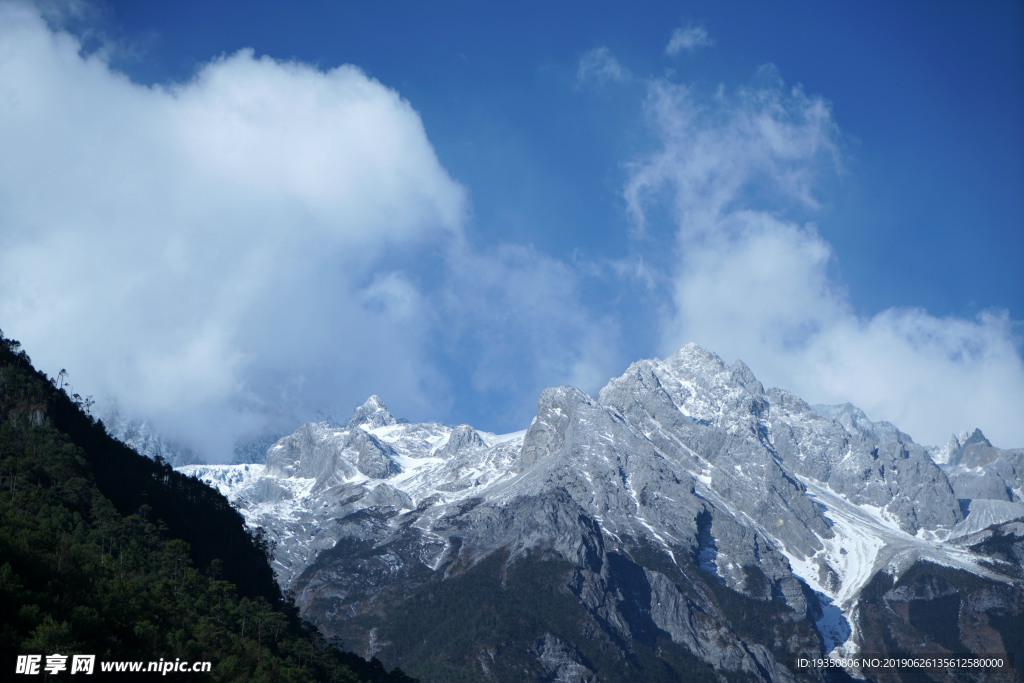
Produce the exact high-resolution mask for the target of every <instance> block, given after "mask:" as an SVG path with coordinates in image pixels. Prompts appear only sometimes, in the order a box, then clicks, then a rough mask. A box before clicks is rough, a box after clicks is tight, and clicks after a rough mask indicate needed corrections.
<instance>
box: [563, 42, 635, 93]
mask: <svg viewBox="0 0 1024 683" xmlns="http://www.w3.org/2000/svg"><path fill="white" fill-rule="evenodd" d="M629 78H630V74H629V70H628V69H626V67H624V66H622V64H620V63H619V60H617V59H615V56H614V55H613V54H612V51H611V50H609V49H608V48H607V47H596V48H594V49H593V50H588V51H587V52H584V53H583V56H581V57H580V61H579V66H578V67H577V69H576V84H577V86H581V85H584V84H587V83H596V84H603V83H620V82H622V81H627V80H629Z"/></svg>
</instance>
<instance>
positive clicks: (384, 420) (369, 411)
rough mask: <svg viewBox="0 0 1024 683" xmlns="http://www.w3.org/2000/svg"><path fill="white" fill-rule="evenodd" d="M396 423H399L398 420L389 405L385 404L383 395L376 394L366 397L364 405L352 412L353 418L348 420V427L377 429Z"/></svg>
mask: <svg viewBox="0 0 1024 683" xmlns="http://www.w3.org/2000/svg"><path fill="white" fill-rule="evenodd" d="M395 424H398V420H396V419H395V417H394V416H393V415H392V414H391V411H390V410H388V407H387V406H386V405H384V401H383V400H381V397H380V396H378V395H377V394H374V395H373V396H371V397H370V398H368V399H366V401H365V402H364V403H363V405H361V406H359V407H358V408H356V410H355V412H354V413H353V414H352V419H351V420H349V421H348V428H349V429H354V428H356V427H362V428H363V429H376V428H378V427H387V426H390V425H395Z"/></svg>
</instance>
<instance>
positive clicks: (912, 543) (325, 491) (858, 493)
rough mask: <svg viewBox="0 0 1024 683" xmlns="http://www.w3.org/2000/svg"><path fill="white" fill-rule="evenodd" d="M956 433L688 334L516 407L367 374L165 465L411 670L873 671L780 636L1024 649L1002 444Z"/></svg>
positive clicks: (490, 673) (344, 629) (315, 604)
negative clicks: (218, 454)
mask: <svg viewBox="0 0 1024 683" xmlns="http://www.w3.org/2000/svg"><path fill="white" fill-rule="evenodd" d="M955 450H956V454H955V457H952V458H951V459H950V464H944V465H943V466H941V467H940V466H939V465H937V464H936V462H935V461H934V460H933V458H932V457H931V456H930V455H929V452H928V450H927V449H925V448H923V447H922V446H920V445H918V444H916V443H914V441H913V440H912V439H911V438H910V437H909V436H908V435H906V434H904V433H903V432H901V431H899V429H897V428H896V427H895V426H893V425H891V424H889V423H885V422H872V421H871V420H870V419H868V417H867V416H866V415H865V414H864V413H863V412H862V411H860V410H859V409H857V408H855V407H854V406H850V405H844V406H815V407H812V406H810V405H808V404H807V403H805V402H804V401H803V400H801V399H800V398H798V397H796V396H794V395H793V394H791V393H789V392H787V391H785V390H782V389H775V388H770V389H765V388H764V387H763V385H762V384H761V383H760V382H759V381H758V380H757V378H756V377H755V376H754V374H753V372H752V371H751V370H750V369H749V368H748V367H747V366H746V365H744V364H743V363H742V362H737V363H734V364H733V365H726V364H725V363H724V362H722V360H721V358H719V357H718V356H717V355H715V354H714V353H711V352H709V351H707V350H705V349H702V348H701V347H699V346H696V345H688V346H685V347H683V348H682V349H680V350H679V351H678V352H677V353H675V354H673V355H672V356H671V357H670V358H667V359H665V360H657V359H654V360H642V361H638V362H636V363H634V364H632V365H631V366H630V367H629V368H628V369H627V370H626V372H625V373H624V374H623V375H621V376H620V377H617V378H614V379H612V380H611V381H610V382H609V383H608V385H607V386H605V387H604V389H602V390H601V392H600V394H599V397H598V398H597V399H595V398H593V397H591V396H588V395H587V394H585V393H583V392H581V391H579V390H578V389H575V388H572V387H556V388H551V389H547V390H545V391H544V392H543V393H542V394H541V396H540V398H539V400H538V404H537V415H536V417H535V418H534V419H533V421H532V423H531V424H530V425H529V427H528V428H527V429H526V430H524V431H522V432H516V433H513V434H506V435H496V434H489V433H486V432H480V431H477V430H474V429H473V428H472V427H470V426H468V425H460V426H458V427H449V426H446V425H442V424H437V423H423V424H408V423H400V422H398V421H397V420H395V419H394V418H393V417H392V416H391V414H390V413H389V412H388V411H387V409H386V408H385V407H384V405H383V402H382V401H381V400H380V399H379V398H378V397H376V396H374V397H371V398H370V399H369V400H368V401H367V402H366V403H365V404H364V405H363V406H361V407H360V408H358V409H357V410H356V414H355V416H354V417H353V420H352V421H351V422H349V424H348V425H347V426H346V427H344V428H333V427H330V426H329V425H327V424H326V423H322V424H310V425H305V426H303V427H301V428H300V429H299V430H298V431H296V432H295V433H294V434H292V435H290V436H288V437H285V438H284V439H282V440H281V441H279V442H278V443H277V444H275V445H274V446H272V447H271V448H270V450H269V451H268V453H267V464H266V466H265V467H261V466H259V465H245V466H207V467H200V466H190V467H186V468H183V469H184V470H185V471H187V472H189V473H191V474H194V475H195V476H199V477H201V478H203V479H205V480H206V481H208V482H210V483H211V484H213V485H215V486H218V487H219V488H220V489H221V491H222V492H224V493H225V495H227V496H228V497H229V498H230V499H231V500H232V501H233V502H235V503H236V505H238V507H239V509H240V510H241V511H242V512H243V514H244V515H245V516H246V519H247V521H248V523H249V524H250V525H251V526H259V527H263V528H264V529H266V530H267V533H268V535H269V536H270V537H271V538H273V539H274V541H275V542H276V550H275V570H276V572H277V575H278V579H279V580H280V581H281V583H282V585H283V586H284V587H286V588H287V589H289V590H291V591H293V592H294V594H295V596H296V599H297V602H298V604H299V605H300V607H301V609H302V611H303V614H304V615H305V616H306V617H307V618H309V619H310V620H312V621H314V622H315V623H317V624H318V625H320V627H321V628H322V629H324V631H325V632H327V633H329V634H331V635H332V636H335V637H338V638H341V639H343V640H344V641H345V642H346V643H350V644H356V645H355V646H357V647H358V648H360V649H362V651H363V652H364V654H366V655H373V656H375V657H378V658H379V659H380V660H381V661H383V662H384V663H385V664H386V665H388V666H395V665H400V666H401V667H402V668H403V669H404V670H406V671H409V672H410V673H411V674H413V675H416V676H419V677H421V678H423V679H426V680H450V679H453V678H458V677H463V678H471V679H484V680H508V679H536V680H561V681H592V680H602V681H607V680H637V679H642V680H678V679H679V678H680V677H684V676H685V677H688V678H692V679H696V680H703V679H706V680H718V678H719V676H721V675H724V676H726V677H740V678H744V677H745V678H749V679H753V680H773V681H788V680H808V679H809V680H833V679H842V678H843V677H845V676H847V675H855V676H860V675H870V676H873V675H874V674H873V673H872V672H863V671H857V670H851V671H849V672H844V671H843V670H842V669H837V668H834V667H822V668H813V669H808V668H799V667H798V666H797V665H796V663H795V662H796V658H797V657H806V658H808V659H815V658H819V659H820V658H823V657H834V658H838V657H841V656H844V655H853V654H856V653H858V652H871V653H892V654H905V655H912V654H914V653H936V652H976V653H994V652H1007V651H1013V650H1014V648H1018V649H1019V648H1020V642H1019V639H1016V636H1014V635H1013V634H1014V627H1013V626H1012V625H1013V624H1019V623H1020V620H1021V618H1022V617H1024V590H1022V587H1021V580H1022V578H1024V576H1022V574H1021V570H1020V559H1021V558H1024V523H1022V522H1021V521H1020V520H1024V514H1022V513H1024V500H1022V484H1021V482H1022V478H1021V473H1022V471H1024V468H1021V467H1020V462H1021V458H1020V452H1019V451H1002V450H1000V449H995V448H994V447H992V446H991V444H989V443H988V442H987V440H984V439H983V437H982V438H981V439H977V438H974V437H970V438H966V439H964V440H963V441H962V442H959V441H958V447H957V449H955ZM982 461H985V462H998V463H1002V464H1001V465H1000V466H999V468H998V469H997V475H996V479H994V480H990V479H984V480H979V479H978V472H977V471H976V469H977V468H976V467H974V468H973V469H972V467H973V465H972V463H975V462H982ZM956 468H960V469H956ZM968 494H971V495H975V494H977V495H976V496H975V497H972V498H964V496H965V495H968ZM982 496H993V497H991V498H984V497H982ZM1014 558H1017V559H1016V563H1014V562H1015V561H1014ZM950 596H955V599H954V597H950ZM1017 656H1018V657H1024V652H1020V653H1017ZM1022 661H1024V660H1022ZM942 679H943V678H942V677H938V678H934V680H942ZM993 680H997V679H993Z"/></svg>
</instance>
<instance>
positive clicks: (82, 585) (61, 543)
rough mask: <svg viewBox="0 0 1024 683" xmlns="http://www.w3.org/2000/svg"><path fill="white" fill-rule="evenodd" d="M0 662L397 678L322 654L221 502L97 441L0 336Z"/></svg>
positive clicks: (57, 391)
mask: <svg viewBox="0 0 1024 683" xmlns="http://www.w3.org/2000/svg"><path fill="white" fill-rule="evenodd" d="M0 652H2V655H3V662H2V663H0V666H2V667H4V669H3V676H2V677H3V678H8V677H10V676H11V674H13V673H14V671H15V662H16V657H17V655H27V654H37V655H42V656H43V657H44V660H45V657H46V656H47V655H50V654H55V653H60V654H63V655H68V654H76V653H80V654H94V655H96V657H97V662H102V661H105V660H146V661H154V660H158V659H160V658H164V659H166V660H174V659H177V658H180V659H182V660H193V661H202V660H207V661H210V662H211V663H212V672H211V674H207V676H209V677H211V678H212V679H215V680H268V681H270V680H273V681H277V680H294V681H304V680H334V681H356V680H408V679H405V677H404V676H403V675H402V674H401V673H400V672H395V673H393V674H391V675H388V674H387V673H386V672H385V671H384V669H383V668H382V667H381V666H380V665H379V663H377V662H373V663H367V662H365V661H363V660H362V659H360V658H358V657H356V656H355V655H350V654H342V653H340V652H338V651H337V650H335V649H333V648H330V647H327V646H326V644H325V643H324V641H323V639H322V638H320V636H319V634H318V633H316V632H315V631H313V630H312V629H311V628H310V627H308V626H306V625H303V624H302V623H301V621H300V620H299V618H298V617H297V613H296V611H295V609H294V607H293V606H292V605H291V604H290V602H288V601H286V600H284V599H283V598H282V596H281V593H280V590H279V588H278V586H277V584H276V583H275V581H274V578H273V575H272V572H271V570H270V568H269V566H268V564H267V559H266V548H264V547H262V545H261V542H260V541H259V539H253V538H251V537H250V535H249V534H248V533H247V532H246V530H245V527H244V525H243V521H242V518H241V516H240V515H239V514H238V512H237V511H236V510H234V509H233V508H232V507H231V506H230V505H229V504H228V502H227V501H226V500H225V499H224V498H223V497H222V496H220V495H219V494H218V493H217V492H216V491H214V490H213V489H211V488H209V487H208V486H206V485H205V484H203V483H201V482H199V481H197V480H194V479H190V478H188V477H185V476H183V475H181V474H178V473H176V472H174V471H173V470H172V469H171V467H170V466H168V465H167V464H166V463H163V462H154V461H152V460H149V459H147V458H144V457H142V456H139V455H138V454H136V453H135V452H134V451H132V450H131V449H130V448H128V447H126V446H125V445H123V444H121V443H119V442H117V441H115V440H113V439H111V438H110V437H109V436H108V435H107V433H106V431H105V430H104V427H103V425H102V423H99V422H97V421H95V420H93V418H91V417H90V416H89V415H88V414H86V412H84V411H83V410H82V400H81V399H80V398H78V397H69V396H68V393H67V392H66V391H64V390H63V389H62V388H58V387H57V384H56V383H55V382H53V381H51V380H49V379H48V378H47V377H46V375H44V374H43V373H41V372H38V371H36V370H35V369H34V368H33V367H32V365H31V361H30V359H29V357H28V355H27V354H26V353H25V352H24V351H22V350H21V349H20V345H19V344H18V343H17V342H14V341H11V340H8V339H4V338H3V336H2V334H0ZM188 677H189V680H197V679H199V678H200V676H199V675H196V674H189V675H188Z"/></svg>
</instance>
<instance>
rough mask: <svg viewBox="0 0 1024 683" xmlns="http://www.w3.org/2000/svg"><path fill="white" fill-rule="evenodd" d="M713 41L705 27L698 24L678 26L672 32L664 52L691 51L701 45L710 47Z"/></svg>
mask: <svg viewBox="0 0 1024 683" xmlns="http://www.w3.org/2000/svg"><path fill="white" fill-rule="evenodd" d="M714 44H715V41H714V40H712V39H711V37H710V36H709V35H708V32H707V29H705V28H704V27H703V26H700V25H698V24H687V25H685V26H680V27H679V28H677V29H676V30H674V31H673V32H672V37H671V38H669V41H668V45H666V46H665V54H667V55H669V56H674V55H677V54H679V53H680V52H682V51H684V50H685V51H687V52H693V51H695V50H696V49H698V48H701V47H711V46H712V45H714Z"/></svg>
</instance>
